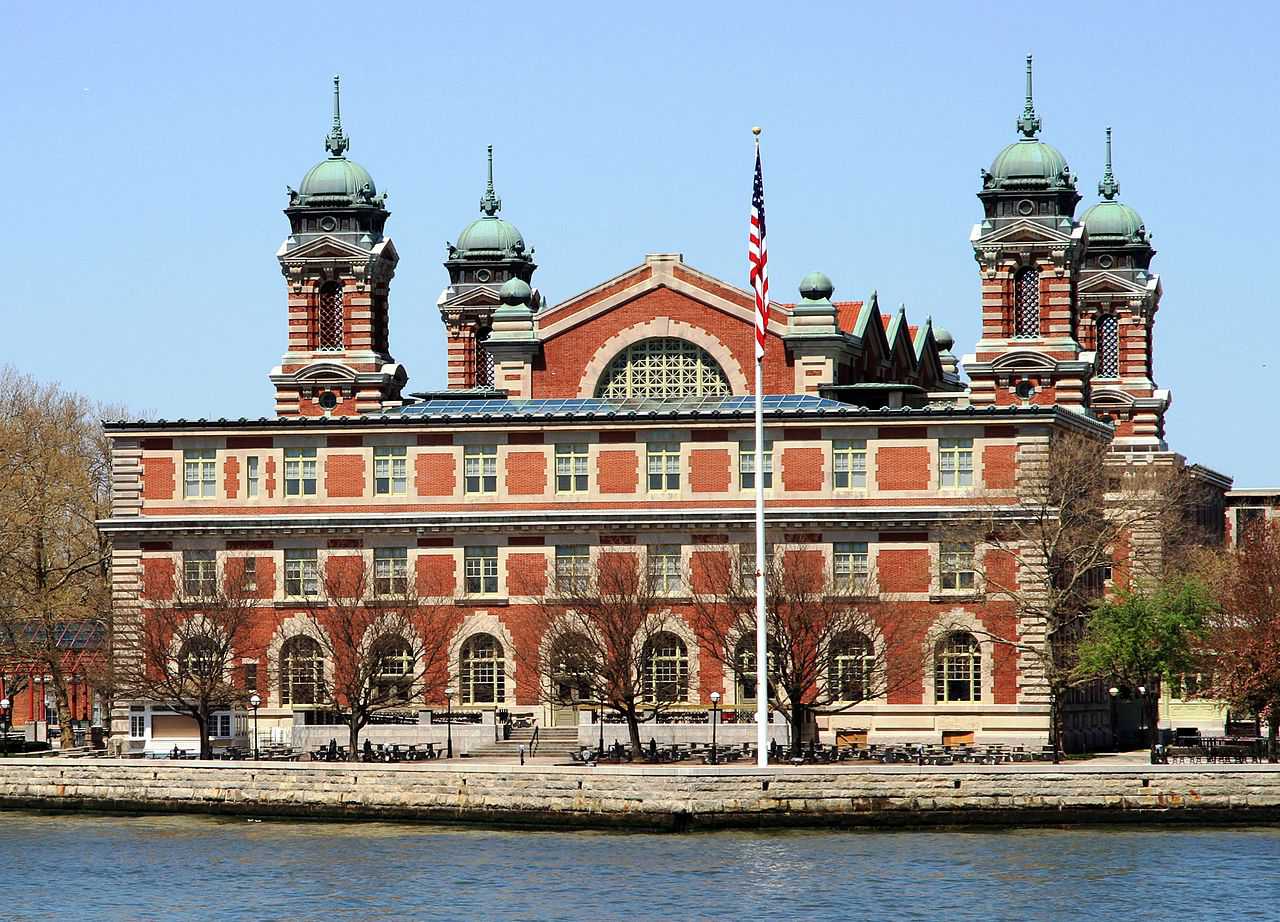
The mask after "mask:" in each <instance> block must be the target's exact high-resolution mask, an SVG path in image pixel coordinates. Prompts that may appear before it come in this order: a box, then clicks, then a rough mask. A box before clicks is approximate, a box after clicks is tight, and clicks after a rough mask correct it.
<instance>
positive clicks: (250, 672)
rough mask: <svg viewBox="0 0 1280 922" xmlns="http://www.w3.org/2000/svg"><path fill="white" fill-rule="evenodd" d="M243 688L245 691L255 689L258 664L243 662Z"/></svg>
mask: <svg viewBox="0 0 1280 922" xmlns="http://www.w3.org/2000/svg"><path fill="white" fill-rule="evenodd" d="M244 688H245V690H246V691H257V689H258V664H257V663H245V664H244Z"/></svg>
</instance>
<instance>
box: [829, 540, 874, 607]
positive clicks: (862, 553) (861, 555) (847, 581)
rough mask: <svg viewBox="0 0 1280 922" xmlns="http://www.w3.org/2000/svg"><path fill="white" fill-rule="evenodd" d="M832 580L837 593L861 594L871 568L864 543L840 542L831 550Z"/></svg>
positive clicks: (865, 543)
mask: <svg viewBox="0 0 1280 922" xmlns="http://www.w3.org/2000/svg"><path fill="white" fill-rule="evenodd" d="M831 570H832V579H833V581H834V583H835V588H836V591H837V592H843V593H845V594H850V595H852V594H861V593H863V592H864V591H865V590H866V583H867V577H868V575H869V573H870V570H871V566H870V562H869V557H868V553H867V542H865V541H842V542H839V543H837V544H834V545H832V548H831Z"/></svg>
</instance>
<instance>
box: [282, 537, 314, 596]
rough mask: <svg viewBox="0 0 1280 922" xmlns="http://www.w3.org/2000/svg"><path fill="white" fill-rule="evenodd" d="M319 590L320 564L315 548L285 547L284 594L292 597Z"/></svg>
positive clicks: (307, 594) (306, 594) (312, 593)
mask: <svg viewBox="0 0 1280 922" xmlns="http://www.w3.org/2000/svg"><path fill="white" fill-rule="evenodd" d="M319 592H320V566H319V562H318V559H317V554H316V550H315V548H300V547H294V548H287V549H286V550H285V552H284V594H285V595H287V596H291V597H292V598H302V597H304V596H313V595H317V594H318V593H319Z"/></svg>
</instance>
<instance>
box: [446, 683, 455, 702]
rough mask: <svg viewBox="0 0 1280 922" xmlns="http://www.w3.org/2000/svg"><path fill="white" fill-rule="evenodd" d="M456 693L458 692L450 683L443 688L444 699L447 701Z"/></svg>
mask: <svg viewBox="0 0 1280 922" xmlns="http://www.w3.org/2000/svg"><path fill="white" fill-rule="evenodd" d="M457 693H458V690H457V689H456V688H454V687H453V686H452V685H450V686H449V687H448V688H446V689H445V690H444V696H445V699H446V700H448V701H452V700H453V696H454V695H456V694H457Z"/></svg>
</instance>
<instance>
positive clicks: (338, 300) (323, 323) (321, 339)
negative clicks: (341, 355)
mask: <svg viewBox="0 0 1280 922" xmlns="http://www.w3.org/2000/svg"><path fill="white" fill-rule="evenodd" d="M344 326H345V323H344V319H343V315H342V286H341V285H339V284H338V283H337V282H325V283H324V284H323V285H321V286H320V303H319V305H318V309H317V311H316V332H317V334H318V336H317V339H318V341H317V344H316V348H317V349H319V350H321V351H323V352H341V351H342V349H343V348H344V343H343V327H344Z"/></svg>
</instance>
